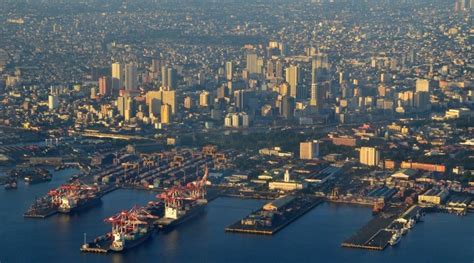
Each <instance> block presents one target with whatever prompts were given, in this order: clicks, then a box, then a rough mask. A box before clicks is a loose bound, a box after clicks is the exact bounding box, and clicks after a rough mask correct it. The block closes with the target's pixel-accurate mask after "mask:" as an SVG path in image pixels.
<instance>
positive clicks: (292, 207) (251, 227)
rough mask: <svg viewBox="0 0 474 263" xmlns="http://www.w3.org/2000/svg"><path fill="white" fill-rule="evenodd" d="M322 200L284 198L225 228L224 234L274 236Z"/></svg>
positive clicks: (290, 196)
mask: <svg viewBox="0 0 474 263" xmlns="http://www.w3.org/2000/svg"><path fill="white" fill-rule="evenodd" d="M322 202H323V199H321V198H317V197H314V196H292V195H288V196H284V197H281V198H279V199H277V200H275V201H273V202H270V203H268V204H266V205H264V206H263V207H262V208H261V209H259V210H257V211H255V212H253V213H251V214H250V215H248V216H247V217H245V218H243V219H241V220H240V221H238V222H236V223H234V224H232V225H230V226H228V227H226V228H225V231H226V232H237V233H248V234H259V235H274V234H275V233H277V232H278V231H280V230H281V229H283V228H284V227H286V226H287V225H289V224H290V223H292V222H293V221H295V220H296V219H298V218H299V217H301V216H302V215H304V214H305V213H307V212H308V211H310V210H311V209H312V208H313V207H315V206H317V205H319V204H321V203H322Z"/></svg>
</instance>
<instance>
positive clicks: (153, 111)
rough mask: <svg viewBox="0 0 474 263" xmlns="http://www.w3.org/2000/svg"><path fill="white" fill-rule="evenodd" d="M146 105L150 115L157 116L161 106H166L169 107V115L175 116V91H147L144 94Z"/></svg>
mask: <svg viewBox="0 0 474 263" xmlns="http://www.w3.org/2000/svg"><path fill="white" fill-rule="evenodd" d="M145 100H146V105H147V106H148V109H149V112H150V115H153V116H154V117H156V116H158V115H159V114H160V112H161V105H164V104H168V105H169V106H170V107H171V114H172V115H174V114H176V105H177V101H176V91H174V90H159V91H149V92H147V93H146V98H145Z"/></svg>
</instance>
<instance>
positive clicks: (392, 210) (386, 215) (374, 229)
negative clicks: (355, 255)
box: [341, 207, 404, 250]
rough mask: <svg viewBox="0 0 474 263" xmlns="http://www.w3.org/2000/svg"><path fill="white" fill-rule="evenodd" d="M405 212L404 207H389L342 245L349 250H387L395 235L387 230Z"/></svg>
mask: <svg viewBox="0 0 474 263" xmlns="http://www.w3.org/2000/svg"><path fill="white" fill-rule="evenodd" d="M403 210H404V209H403V207H388V208H387V209H386V210H384V211H383V212H381V213H380V214H378V215H376V216H375V217H374V218H373V219H372V220H370V221H369V222H368V223H367V224H366V225H365V226H363V227H362V228H361V229H359V230H358V231H357V232H356V233H355V234H354V235H353V236H351V237H350V238H349V239H347V240H345V241H344V242H342V244H341V245H342V246H343V247H347V248H363V249H373V250H383V249H385V248H386V247H387V245H388V242H389V241H390V238H391V237H392V235H393V233H392V231H390V230H387V228H389V226H390V225H391V224H392V223H393V222H394V221H395V220H396V219H397V218H399V216H400V214H402V212H403Z"/></svg>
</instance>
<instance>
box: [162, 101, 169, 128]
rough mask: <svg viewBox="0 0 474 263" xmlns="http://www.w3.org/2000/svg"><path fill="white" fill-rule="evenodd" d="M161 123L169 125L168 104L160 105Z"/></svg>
mask: <svg viewBox="0 0 474 263" xmlns="http://www.w3.org/2000/svg"><path fill="white" fill-rule="evenodd" d="M161 123H162V124H169V123H171V106H170V105H169V104H163V105H161Z"/></svg>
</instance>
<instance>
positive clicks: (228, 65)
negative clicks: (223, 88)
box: [225, 61, 234, 81]
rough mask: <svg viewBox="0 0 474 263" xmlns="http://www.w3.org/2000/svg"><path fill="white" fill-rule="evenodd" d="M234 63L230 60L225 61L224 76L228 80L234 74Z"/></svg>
mask: <svg viewBox="0 0 474 263" xmlns="http://www.w3.org/2000/svg"><path fill="white" fill-rule="evenodd" d="M233 74H234V65H233V64H232V61H227V62H226V63H225V76H226V79H227V80H228V81H231V80H232V77H233V76H234V75H233Z"/></svg>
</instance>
